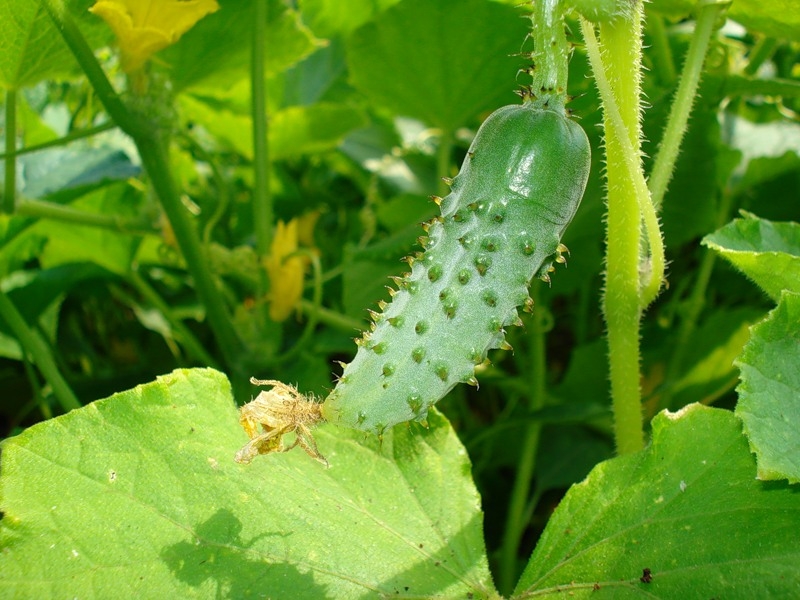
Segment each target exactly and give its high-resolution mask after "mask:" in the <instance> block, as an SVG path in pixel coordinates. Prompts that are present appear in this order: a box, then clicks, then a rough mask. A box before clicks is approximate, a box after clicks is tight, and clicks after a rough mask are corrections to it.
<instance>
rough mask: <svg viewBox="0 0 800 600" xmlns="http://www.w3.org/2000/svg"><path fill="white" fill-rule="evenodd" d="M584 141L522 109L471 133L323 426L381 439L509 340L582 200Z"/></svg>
mask: <svg viewBox="0 0 800 600" xmlns="http://www.w3.org/2000/svg"><path fill="white" fill-rule="evenodd" d="M589 162H590V155H589V142H588V140H587V138H586V134H585V133H584V132H583V129H581V127H580V126H579V125H577V124H576V123H575V122H573V121H571V120H569V119H568V118H567V117H566V116H564V115H563V112H562V111H560V110H559V111H556V110H547V109H540V108H534V107H533V106H532V105H531V104H530V103H528V102H526V103H524V104H522V105H513V106H505V107H503V108H500V109H498V110H497V111H495V112H494V113H492V114H491V115H490V116H489V117H488V118H487V119H486V121H485V122H484V123H483V125H482V126H481V127H480V129H479V130H478V133H477V135H476V136H475V139H474V140H473V142H472V145H471V146H470V149H469V152H468V153H467V156H466V158H465V159H464V163H463V165H462V167H461V171H460V172H459V174H458V175H457V176H456V177H455V178H454V179H453V181H452V184H451V193H450V194H449V195H448V196H447V197H445V198H444V199H441V202H440V206H441V216H440V217H437V218H435V219H434V220H433V221H432V222H430V223H428V224H427V225H426V228H427V238H424V239H423V247H424V250H425V251H424V254H420V255H418V256H416V257H415V258H409V264H410V265H411V272H410V273H406V274H405V275H404V276H403V277H400V278H396V279H395V283H396V285H397V289H396V290H395V291H394V292H393V295H392V301H391V303H389V304H386V305H384V306H382V313H374V314H373V327H372V331H370V332H366V333H364V335H363V336H362V337H361V338H360V339H359V340H356V342H357V344H358V345H359V349H358V352H357V354H356V356H355V358H354V359H353V361H352V362H351V363H349V364H348V365H346V366H345V368H344V372H343V373H342V375H341V377H340V378H339V381H338V383H337V385H336V387H335V389H334V390H333V391H332V392H331V393H330V395H329V396H328V397H327V399H326V400H325V402H324V404H323V407H322V413H323V416H324V417H325V419H326V420H328V421H331V422H333V423H337V424H341V425H346V426H350V427H353V428H356V429H361V430H364V431H368V432H372V433H375V434H378V435H380V434H382V433H383V431H384V430H385V429H386V428H388V427H392V426H393V425H396V424H398V423H402V422H405V421H412V420H418V421H419V420H424V419H425V417H426V416H427V412H428V409H429V407H430V406H431V405H433V404H434V403H435V402H437V401H438V400H439V399H441V398H442V397H443V396H444V395H445V394H447V393H448V392H449V391H450V390H451V389H452V388H453V387H454V386H455V385H456V384H457V383H468V384H473V385H477V380H476V379H475V366H476V365H479V364H480V363H482V362H483V361H484V359H485V358H486V355H487V352H488V351H489V350H491V349H494V348H500V347H503V346H504V345H505V329H506V328H507V327H508V326H510V325H515V324H518V322H519V316H518V312H517V309H518V308H519V307H524V308H528V309H529V308H531V304H532V301H531V300H530V298H529V296H528V286H529V285H530V282H531V280H532V279H533V278H534V277H540V278H544V279H548V272H549V271H550V270H551V269H552V262H553V261H554V260H557V259H558V258H559V257H560V248H561V245H560V241H561V236H562V234H563V233H564V230H565V229H566V227H567V225H568V224H569V222H570V221H571V220H572V217H573V216H574V214H575V211H576V210H577V208H578V205H579V204H580V201H581V197H582V196H583V192H584V188H585V186H586V180H587V178H588V174H589Z"/></svg>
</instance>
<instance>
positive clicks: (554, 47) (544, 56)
mask: <svg viewBox="0 0 800 600" xmlns="http://www.w3.org/2000/svg"><path fill="white" fill-rule="evenodd" d="M531 21H532V25H533V26H532V27H531V38H533V53H532V55H531V58H533V71H532V73H531V77H532V78H533V84H532V85H531V97H530V98H525V99H526V100H527V101H529V102H531V103H532V104H533V106H534V107H535V108H549V109H552V110H557V111H559V112H564V105H565V104H566V102H567V80H568V76H569V52H570V46H569V44H567V34H566V30H565V28H564V8H563V6H562V5H561V0H535V1H534V2H533V13H532V15H531Z"/></svg>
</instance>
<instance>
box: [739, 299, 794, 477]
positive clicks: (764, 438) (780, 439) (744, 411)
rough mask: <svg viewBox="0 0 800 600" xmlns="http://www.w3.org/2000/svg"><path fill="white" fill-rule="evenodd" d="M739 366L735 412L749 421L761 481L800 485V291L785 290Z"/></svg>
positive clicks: (754, 331)
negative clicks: (737, 401)
mask: <svg viewBox="0 0 800 600" xmlns="http://www.w3.org/2000/svg"><path fill="white" fill-rule="evenodd" d="M736 364H737V366H738V367H739V368H740V369H741V370H742V382H741V384H740V385H739V387H738V388H737V391H738V392H739V403H738V404H737V406H736V414H737V415H738V416H739V417H740V418H741V419H742V421H743V422H744V431H745V433H746V434H747V437H748V439H749V440H750V449H751V450H752V451H753V452H755V454H756V460H757V462H758V478H759V479H767V480H770V479H788V480H789V482H790V483H800V403H798V398H800V295H798V294H795V293H791V292H784V293H783V294H782V295H781V298H780V302H779V303H778V306H777V307H776V308H775V310H773V311H772V312H771V313H770V314H769V316H767V318H766V319H764V320H763V321H762V322H761V323H759V324H758V325H756V326H754V327H753V328H752V330H751V338H750V341H749V342H748V343H747V345H746V346H745V348H744V352H742V355H741V357H740V358H739V360H738V361H737V363H736Z"/></svg>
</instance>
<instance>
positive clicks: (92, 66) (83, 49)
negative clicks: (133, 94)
mask: <svg viewBox="0 0 800 600" xmlns="http://www.w3.org/2000/svg"><path fill="white" fill-rule="evenodd" d="M42 6H43V7H44V8H45V10H46V11H47V12H48V13H49V14H50V17H51V18H52V19H53V22H54V23H55V24H56V28H57V29H58V30H59V32H60V33H61V35H62V37H63V38H64V41H65V42H66V43H67V46H69V49H70V50H72V53H73V54H74V55H75V58H76V59H77V61H78V64H79V65H80V66H81V69H82V70H83V72H84V73H85V74H86V77H87V79H88V80H89V83H91V85H92V88H94V91H95V93H96V94H97V97H98V98H99V99H100V102H101V103H102V104H103V107H104V108H105V109H106V111H107V112H108V114H109V115H110V116H111V118H112V119H113V120H114V122H115V123H116V124H117V125H118V126H119V127H120V128H121V129H122V130H123V131H124V132H126V133H127V134H128V135H131V136H134V134H135V133H137V132H138V131H139V129H140V127H141V123H140V122H139V119H137V118H136V117H135V116H134V115H133V114H132V113H131V112H130V111H129V110H128V109H127V108H126V107H125V104H123V102H122V100H121V99H120V97H119V96H118V95H117V92H116V91H114V88H113V87H112V85H111V82H109V80H108V77H106V74H105V72H104V71H103V68H102V67H101V66H100V63H98V62H97V59H96V58H95V56H94V52H92V49H91V48H90V47H89V44H88V43H86V39H85V38H84V37H83V34H82V33H81V31H80V29H78V26H77V25H76V24H75V21H73V20H72V17H71V16H70V14H69V12H68V11H67V8H66V6H65V4H64V2H63V0H42Z"/></svg>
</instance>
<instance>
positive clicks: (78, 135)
mask: <svg viewBox="0 0 800 600" xmlns="http://www.w3.org/2000/svg"><path fill="white" fill-rule="evenodd" d="M6 118H8V117H6ZM116 127H117V125H116V124H115V123H113V122H108V123H103V124H102V125H96V126H94V127H88V128H86V129H82V130H80V131H73V132H72V133H69V134H67V135H65V136H64V137H60V138H56V139H54V140H49V141H47V142H42V143H41V144H34V145H32V146H25V147H24V148H18V149H16V150H14V151H13V152H12V151H11V150H7V151H6V152H0V160H4V159H5V158H7V157H9V156H11V157H14V156H22V155H23V154H32V153H33V152H39V151H40V150H46V149H47V148H54V147H59V146H66V145H67V144H69V143H70V142H74V141H76V140H82V139H84V138H87V137H92V136H95V135H97V134H98V133H103V132H104V131H109V130H111V129H116Z"/></svg>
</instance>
